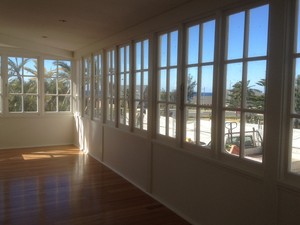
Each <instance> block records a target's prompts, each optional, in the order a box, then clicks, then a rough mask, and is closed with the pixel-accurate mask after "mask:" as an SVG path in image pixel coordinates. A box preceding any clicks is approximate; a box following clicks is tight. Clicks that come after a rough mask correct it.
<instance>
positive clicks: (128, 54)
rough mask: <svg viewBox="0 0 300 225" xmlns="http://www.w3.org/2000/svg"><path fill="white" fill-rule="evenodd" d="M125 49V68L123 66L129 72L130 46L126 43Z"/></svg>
mask: <svg viewBox="0 0 300 225" xmlns="http://www.w3.org/2000/svg"><path fill="white" fill-rule="evenodd" d="M125 50H126V55H125V56H126V65H125V66H126V68H125V71H126V72H129V70H130V47H129V45H127V46H126V48H125Z"/></svg>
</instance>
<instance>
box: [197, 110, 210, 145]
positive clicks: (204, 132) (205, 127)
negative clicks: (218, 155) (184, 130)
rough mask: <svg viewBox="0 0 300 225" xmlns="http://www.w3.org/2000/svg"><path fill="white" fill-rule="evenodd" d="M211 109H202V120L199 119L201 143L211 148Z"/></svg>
mask: <svg viewBox="0 0 300 225" xmlns="http://www.w3.org/2000/svg"><path fill="white" fill-rule="evenodd" d="M211 115H212V110H211V109H201V110H200V120H199V123H200V124H199V128H200V133H199V140H200V142H199V144H200V145H202V146H205V147H207V148H210V142H211Z"/></svg>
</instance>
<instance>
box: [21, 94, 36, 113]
mask: <svg viewBox="0 0 300 225" xmlns="http://www.w3.org/2000/svg"><path fill="white" fill-rule="evenodd" d="M24 111H25V112H37V96H36V95H26V96H25V97H24Z"/></svg>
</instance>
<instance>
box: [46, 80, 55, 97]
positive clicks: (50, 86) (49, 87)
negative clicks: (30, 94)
mask: <svg viewBox="0 0 300 225" xmlns="http://www.w3.org/2000/svg"><path fill="white" fill-rule="evenodd" d="M44 87H45V93H46V94H56V78H46V79H45V80H44Z"/></svg>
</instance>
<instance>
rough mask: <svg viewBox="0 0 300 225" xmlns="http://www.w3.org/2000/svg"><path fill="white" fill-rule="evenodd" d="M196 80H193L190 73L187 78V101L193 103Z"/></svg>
mask: <svg viewBox="0 0 300 225" xmlns="http://www.w3.org/2000/svg"><path fill="white" fill-rule="evenodd" d="M196 85H197V83H196V81H193V77H192V76H191V75H190V74H189V75H188V78H187V96H186V97H187V102H188V103H191V102H192V100H193V97H194V89H195V87H196Z"/></svg>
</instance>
